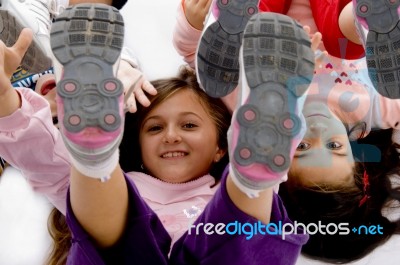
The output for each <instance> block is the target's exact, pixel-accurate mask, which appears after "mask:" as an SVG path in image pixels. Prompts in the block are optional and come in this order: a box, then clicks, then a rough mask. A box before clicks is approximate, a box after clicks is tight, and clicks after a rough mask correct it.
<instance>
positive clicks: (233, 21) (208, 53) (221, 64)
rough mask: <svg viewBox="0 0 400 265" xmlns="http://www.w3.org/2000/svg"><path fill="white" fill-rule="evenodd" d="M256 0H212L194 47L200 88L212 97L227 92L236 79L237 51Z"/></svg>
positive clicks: (255, 8) (256, 9)
mask: <svg viewBox="0 0 400 265" xmlns="http://www.w3.org/2000/svg"><path fill="white" fill-rule="evenodd" d="M258 3H259V0H214V3H213V4H212V6H211V9H210V13H209V15H208V20H207V21H208V22H212V21H213V20H215V19H216V21H214V22H212V23H211V24H209V25H206V26H205V27H204V31H203V34H202V37H201V39H200V42H199V46H198V48H197V60H196V71H197V76H198V80H199V84H200V86H201V87H202V88H203V90H205V91H206V92H207V94H208V95H209V96H212V97H217V98H219V97H223V96H226V95H228V94H229V93H231V92H232V91H233V90H234V89H235V88H236V86H237V84H238V79H239V50H240V46H241V44H242V37H243V31H244V29H245V27H246V24H247V22H248V21H249V19H250V17H251V16H252V15H254V14H256V13H257V12H258Z"/></svg>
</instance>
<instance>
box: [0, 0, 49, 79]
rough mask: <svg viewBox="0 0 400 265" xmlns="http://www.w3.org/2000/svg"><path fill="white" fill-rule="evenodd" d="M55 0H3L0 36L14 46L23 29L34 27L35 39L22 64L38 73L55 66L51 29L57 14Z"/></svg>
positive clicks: (8, 44)
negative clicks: (53, 18) (50, 37)
mask: <svg viewBox="0 0 400 265" xmlns="http://www.w3.org/2000/svg"><path fill="white" fill-rule="evenodd" d="M56 9H57V5H56V2H55V0H0V33H1V34H0V36H1V37H0V38H1V40H2V41H3V42H4V43H5V44H6V45H7V46H12V45H14V43H15V42H16V40H17V39H18V36H19V34H20V33H21V31H22V29H23V28H31V29H32V30H33V33H34V34H33V41H32V44H31V45H30V47H29V48H28V51H27V52H26V54H25V56H24V58H23V59H22V62H21V67H22V68H23V69H24V70H26V71H28V72H30V73H32V74H34V73H41V72H44V71H45V70H47V69H49V68H50V67H51V65H52V61H51V54H52V53H51V49H50V39H49V30H50V26H51V22H52V17H53V16H54V15H55V14H56Z"/></svg>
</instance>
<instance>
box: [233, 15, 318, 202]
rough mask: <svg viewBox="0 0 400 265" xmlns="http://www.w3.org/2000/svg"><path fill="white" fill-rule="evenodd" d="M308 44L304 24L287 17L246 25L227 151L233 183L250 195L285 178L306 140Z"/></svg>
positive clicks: (310, 72)
mask: <svg viewBox="0 0 400 265" xmlns="http://www.w3.org/2000/svg"><path fill="white" fill-rule="evenodd" d="M310 46H311V43H310V38H309V36H308V34H307V33H306V32H305V31H304V30H303V28H302V26H301V25H300V24H298V23H296V22H295V21H294V20H293V19H291V18H290V17H288V16H285V15H280V14H276V13H269V12H268V13H260V14H256V15H254V16H253V17H252V18H251V19H250V21H249V22H248V24H247V26H246V29H245V31H244V36H243V45H242V48H241V51H240V73H241V75H240V80H239V87H238V89H239V96H238V97H239V99H238V105H239V108H238V109H237V110H236V111H235V113H234V115H233V120H232V121H233V122H232V126H231V128H230V132H229V135H230V136H229V139H230V146H229V147H230V150H231V151H232V153H230V157H231V159H230V160H231V161H232V163H231V169H232V170H233V172H234V176H235V177H236V179H235V178H233V179H234V181H235V182H236V183H239V185H238V187H239V188H240V187H244V189H245V192H246V193H247V194H248V195H249V197H254V194H252V192H253V191H254V190H263V189H265V188H267V187H271V186H273V185H275V184H276V183H278V182H279V181H280V180H281V179H282V178H283V177H284V176H285V175H286V174H287V172H288V169H289V166H290V164H291V160H292V158H293V155H294V152H295V150H296V148H297V145H298V144H299V143H300V141H301V140H302V138H303V136H304V133H305V129H306V124H305V120H304V117H303V115H302V107H303V105H304V100H305V93H306V91H307V89H308V87H309V84H310V82H311V80H312V77H313V73H314V52H313V51H312V49H311V47H310ZM242 190H243V189H242Z"/></svg>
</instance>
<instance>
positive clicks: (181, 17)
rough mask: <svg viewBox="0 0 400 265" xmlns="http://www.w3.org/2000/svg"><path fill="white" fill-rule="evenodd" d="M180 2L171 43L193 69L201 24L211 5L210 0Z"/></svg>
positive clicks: (183, 0)
mask: <svg viewBox="0 0 400 265" xmlns="http://www.w3.org/2000/svg"><path fill="white" fill-rule="evenodd" d="M192 2H195V1H188V2H186V1H185V0H182V3H181V4H179V7H178V14H177V21H176V24H175V28H174V32H173V39H172V42H173V44H174V47H175V49H176V51H177V52H178V53H179V55H181V56H183V59H184V61H185V62H187V63H188V64H189V65H190V67H192V68H194V67H195V65H194V64H195V58H196V49H197V45H198V42H199V40H200V37H201V31H202V29H203V26H204V25H203V22H204V20H205V18H206V16H207V13H208V10H209V8H210V5H211V2H212V1H211V0H199V1H198V2H197V3H192Z"/></svg>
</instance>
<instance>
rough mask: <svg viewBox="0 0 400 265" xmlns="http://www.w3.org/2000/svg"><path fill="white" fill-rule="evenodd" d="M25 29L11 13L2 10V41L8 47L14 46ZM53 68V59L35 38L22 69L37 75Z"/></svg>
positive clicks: (0, 30) (0, 11)
mask: <svg viewBox="0 0 400 265" xmlns="http://www.w3.org/2000/svg"><path fill="white" fill-rule="evenodd" d="M0 8H1V7H0ZM25 27H26V26H24V25H23V24H22V22H21V21H20V20H19V19H18V18H17V17H16V16H14V15H13V14H12V13H11V12H9V11H8V10H3V9H0V39H1V41H3V42H4V43H5V45H6V46H8V47H10V46H12V45H14V44H15V42H16V41H17V39H18V37H19V35H20V33H21V31H22V29H23V28H25ZM38 58H40V60H39V59H38ZM51 66H52V61H51V59H50V58H49V57H48V56H47V55H46V53H45V51H44V49H42V48H41V45H40V44H39V41H38V40H36V38H35V36H34V37H33V41H32V43H31V45H30V46H29V48H28V50H27V52H26V53H25V55H24V57H23V58H22V61H21V67H22V68H23V69H24V70H26V71H28V72H30V73H32V74H35V73H41V72H44V71H46V70H48V69H49V68H50V67H51Z"/></svg>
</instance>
